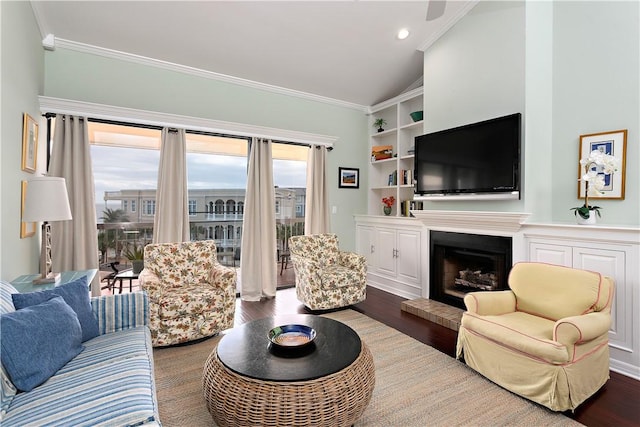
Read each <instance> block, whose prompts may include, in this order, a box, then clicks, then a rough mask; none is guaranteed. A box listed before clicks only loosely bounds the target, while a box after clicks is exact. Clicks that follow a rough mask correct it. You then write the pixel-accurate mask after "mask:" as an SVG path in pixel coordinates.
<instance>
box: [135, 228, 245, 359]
mask: <svg viewBox="0 0 640 427" xmlns="http://www.w3.org/2000/svg"><path fill="white" fill-rule="evenodd" d="M140 286H141V287H142V289H144V290H145V291H146V292H147V293H148V295H149V318H150V319H149V327H150V329H151V338H152V341H153V345H154V346H156V347H157V346H166V345H171V344H178V343H182V342H185V341H191V340H195V339H198V338H203V337H208V336H211V335H214V334H216V333H218V332H220V331H222V330H224V329H227V328H231V327H233V319H234V315H235V307H236V302H235V301H236V299H235V296H236V271H235V270H234V269H233V268H229V267H225V266H223V265H221V264H219V263H218V260H217V258H216V245H215V243H214V242H213V241H212V240H204V241H197V242H185V243H157V244H149V245H147V246H145V248H144V270H142V272H141V273H140Z"/></svg>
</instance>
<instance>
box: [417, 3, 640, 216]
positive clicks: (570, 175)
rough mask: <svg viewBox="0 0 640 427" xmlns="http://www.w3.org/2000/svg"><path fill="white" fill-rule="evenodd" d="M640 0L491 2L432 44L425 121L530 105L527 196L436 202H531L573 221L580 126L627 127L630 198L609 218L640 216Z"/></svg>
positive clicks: (611, 206) (434, 125) (438, 123)
mask: <svg viewBox="0 0 640 427" xmlns="http://www.w3.org/2000/svg"><path fill="white" fill-rule="evenodd" d="M639 9H640V3H638V2H625V1H622V2H609V1H585V2H564V1H556V2H553V3H551V2H535V1H531V2H527V3H526V4H525V3H524V2H482V3H479V4H478V5H477V6H476V7H475V8H474V9H473V10H472V11H471V12H470V13H469V14H468V15H467V16H466V17H464V18H463V19H462V20H461V21H460V22H458V23H457V24H456V25H455V26H454V27H453V28H452V29H451V30H450V31H449V32H448V33H447V34H445V35H444V36H443V37H442V38H441V39H439V40H438V41H437V42H436V43H435V44H434V45H433V46H432V47H430V48H429V49H428V50H427V51H426V52H425V75H424V81H425V122H426V125H425V131H432V130H440V129H445V128H447V127H451V126H455V125H460V124H464V123H470V122H473V121H476V120H480V119H485V118H490V117H496V116H498V115H501V114H507V113H510V112H515V111H521V112H522V113H523V117H524V136H525V138H524V143H523V155H524V164H523V168H524V175H523V178H524V179H523V182H522V188H523V196H522V197H523V200H521V201H519V202H516V201H512V202H502V201H496V202H447V203H443V202H439V203H429V204H428V208H429V209H453V210H488V211H513V210H517V211H524V212H529V213H531V214H532V216H531V218H530V220H531V221H536V222H555V223H574V222H575V221H574V218H573V214H572V213H571V212H570V210H569V209H570V208H571V207H574V206H579V205H580V204H581V203H582V201H580V200H578V198H577V195H576V193H577V175H578V149H579V136H580V135H582V134H589V133H596V132H605V131H613V130H618V129H628V138H627V157H626V197H625V200H623V201H620V200H599V201H598V205H600V206H602V207H603V208H604V209H603V211H602V219H599V220H598V222H599V223H600V224H603V225H634V226H637V225H640V190H639V187H638V186H639V183H640V148H639V147H638V137H639V132H640V79H638V76H639V75H640V68H639V64H638V63H639V56H640V46H639V44H640V34H639V25H640V24H639V22H640V19H639V18H640V16H639V15H640V11H639Z"/></svg>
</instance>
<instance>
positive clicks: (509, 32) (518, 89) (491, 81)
mask: <svg viewBox="0 0 640 427" xmlns="http://www.w3.org/2000/svg"><path fill="white" fill-rule="evenodd" d="M524 18H525V13H524V5H523V3H516V2H482V3H479V4H478V5H477V6H476V7H475V8H473V9H472V10H471V12H469V14H468V15H467V16H465V17H464V18H463V19H462V20H461V21H460V22H458V23H457V24H456V25H455V26H454V27H453V28H452V29H450V30H449V31H448V32H447V33H446V34H445V35H444V36H442V37H441V38H440V39H439V40H438V41H436V42H435V43H434V44H433V45H432V46H431V47H430V48H429V49H428V50H427V51H426V52H425V57H424V120H425V132H434V131H438V130H442V129H447V128H451V127H455V126H460V125H464V124H467V123H474V122H478V121H481V120H486V119H490V118H494V117H499V116H505V115H508V114H513V113H518V112H519V113H523V118H524V119H526V116H525V115H524V108H525V84H524V75H525V49H524V47H525V34H524ZM525 127H526V123H525ZM522 148H523V149H524V148H525V147H524V145H523V147H522ZM523 181H524V180H523ZM523 186H524V184H523ZM521 194H522V199H521V200H502V201H479V200H474V201H472V202H465V201H452V202H442V201H439V202H426V203H425V208H427V209H443V210H478V211H518V212H522V211H523V210H524V208H523V206H524V195H525V194H526V192H524V193H522V192H521Z"/></svg>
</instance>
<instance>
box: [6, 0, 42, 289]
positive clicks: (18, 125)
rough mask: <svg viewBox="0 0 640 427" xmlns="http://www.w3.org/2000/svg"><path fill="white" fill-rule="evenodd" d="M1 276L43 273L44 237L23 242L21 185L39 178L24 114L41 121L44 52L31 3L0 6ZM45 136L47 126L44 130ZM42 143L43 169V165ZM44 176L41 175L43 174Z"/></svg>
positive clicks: (40, 164) (8, 278) (40, 152)
mask: <svg viewBox="0 0 640 427" xmlns="http://www.w3.org/2000/svg"><path fill="white" fill-rule="evenodd" d="M0 15H1V16H0V22H1V25H0V27H1V28H0V39H1V40H0V46H1V49H0V50H1V63H2V65H1V73H2V75H1V76H0V81H1V85H2V95H1V98H2V99H1V101H0V102H1V110H2V112H1V120H2V129H1V130H0V138H1V140H0V153H1V155H0V164H1V165H2V168H1V169H0V188H1V189H2V195H1V197H0V278H2V279H3V280H13V279H15V278H16V277H17V276H19V275H21V274H29V273H37V272H38V254H39V248H40V239H39V233H36V235H35V236H33V237H30V238H26V239H20V203H21V199H20V197H21V192H20V185H21V181H22V180H27V179H29V178H32V177H33V176H34V174H31V173H27V172H23V171H22V170H21V161H22V113H28V114H29V115H30V116H31V117H33V118H34V119H35V120H39V116H40V110H39V107H38V95H39V94H40V93H42V87H43V82H44V54H43V49H42V45H41V43H40V33H39V31H38V27H37V25H36V21H35V18H34V15H33V11H32V9H31V5H30V3H29V2H7V1H1V2H0ZM40 130H41V133H42V127H41V129H40ZM42 145H43V144H40V150H39V155H38V169H40V170H41V169H42V168H43V167H44V163H45V160H44V157H45V156H44V151H43V150H42ZM38 172H39V171H38Z"/></svg>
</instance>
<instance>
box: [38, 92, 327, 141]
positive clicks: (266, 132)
mask: <svg viewBox="0 0 640 427" xmlns="http://www.w3.org/2000/svg"><path fill="white" fill-rule="evenodd" d="M38 101H39V103H40V111H41V112H43V113H56V114H70V115H74V116H82V117H88V118H96V119H103V120H114V121H121V122H129V123H139V124H146V125H153V126H163V127H165V126H166V127H176V128H181V129H189V130H197V131H204V132H214V133H222V134H227V135H236V136H243V137H247V136H248V137H258V138H268V139H273V140H278V141H289V142H298V143H302V144H310V145H324V146H326V147H332V146H333V144H334V142H336V141H337V140H338V137H335V136H328V135H320V134H314V133H307V132H299V131H294V130H288V129H278V128H271V127H266V126H257V125H250V124H245V123H235V122H226V121H222V120H212V119H205V118H200V117H190V116H181V115H178V114H169V113H160V112H156V111H148V110H138V109H135V108H127V107H117V106H112V105H104V104H96V103H93V102H85V101H75V100H70V99H62V98H52V97H48V96H39V97H38Z"/></svg>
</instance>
